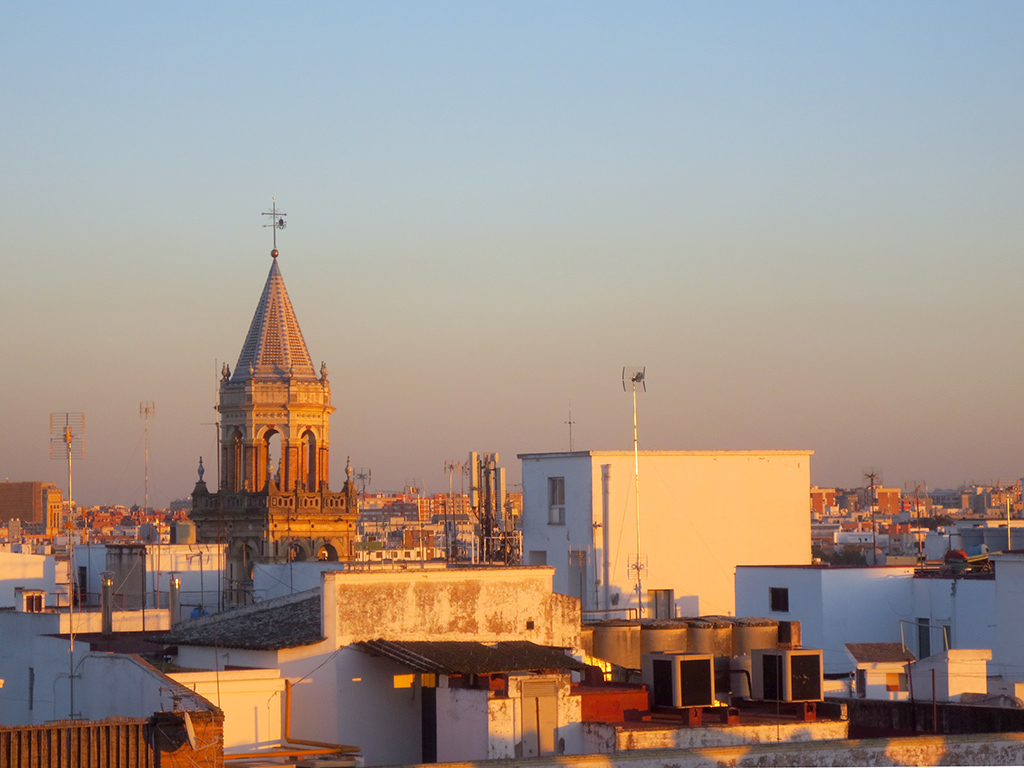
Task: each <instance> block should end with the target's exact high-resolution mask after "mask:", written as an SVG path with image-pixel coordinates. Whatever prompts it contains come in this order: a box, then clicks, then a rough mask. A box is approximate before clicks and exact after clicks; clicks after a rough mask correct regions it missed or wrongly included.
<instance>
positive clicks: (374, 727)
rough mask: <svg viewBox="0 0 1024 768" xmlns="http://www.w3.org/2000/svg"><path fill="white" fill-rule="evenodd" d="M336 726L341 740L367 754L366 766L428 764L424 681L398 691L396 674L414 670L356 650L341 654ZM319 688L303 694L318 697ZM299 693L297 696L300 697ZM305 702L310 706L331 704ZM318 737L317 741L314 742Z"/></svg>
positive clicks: (414, 680) (339, 656)
mask: <svg viewBox="0 0 1024 768" xmlns="http://www.w3.org/2000/svg"><path fill="white" fill-rule="evenodd" d="M336 658H337V662H336V675H337V678H336V680H337V687H336V692H335V693H334V696H335V697H336V700H337V711H336V715H335V717H336V722H335V724H334V726H335V729H336V732H337V734H338V739H339V741H341V742H342V743H344V744H352V745H355V746H357V747H360V748H361V749H362V752H361V754H362V756H363V759H364V760H365V764H366V765H409V764H412V763H421V762H422V761H423V736H422V721H421V718H422V714H421V713H422V708H421V701H422V697H421V689H420V679H419V678H420V676H419V675H415V676H414V679H413V681H412V685H411V686H410V687H408V688H396V687H395V676H396V675H402V676H404V675H409V674H410V673H409V670H408V669H407V668H405V667H403V666H400V665H398V664H396V663H395V662H393V661H390V660H388V659H382V658H378V657H375V656H371V655H369V654H367V653H364V652H362V651H359V650H356V649H355V648H344V649H342V650H341V651H339V652H338V655H337V657H336ZM314 690H315V689H314V688H310V690H309V691H308V692H307V691H302V693H303V694H307V693H308V694H309V695H311V694H313V693H314ZM295 693H296V692H295V691H294V690H293V692H292V695H293V696H295ZM306 698H307V701H306V702H305V704H306V708H305V709H304V710H303V711H304V712H306V713H308V712H309V706H308V705H309V704H311V703H314V704H315V703H318V704H319V706H321V707H323V706H324V705H325V704H326V702H325V701H324V700H323V699H322V698H321V699H318V702H312V701H310V700H308V696H307V697H306ZM313 738H316V737H313Z"/></svg>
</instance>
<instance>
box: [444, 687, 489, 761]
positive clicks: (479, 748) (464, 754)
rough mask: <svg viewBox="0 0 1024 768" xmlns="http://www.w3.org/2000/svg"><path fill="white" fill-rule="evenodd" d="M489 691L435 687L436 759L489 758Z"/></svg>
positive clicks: (474, 759) (471, 759) (463, 759)
mask: <svg viewBox="0 0 1024 768" xmlns="http://www.w3.org/2000/svg"><path fill="white" fill-rule="evenodd" d="M488 698H489V692H488V691H480V690H475V689H472V688H447V687H439V688H438V689H437V762H439V763H448V762H475V761H477V760H487V759H489V757H490V756H489V754H488V751H487V746H488Z"/></svg>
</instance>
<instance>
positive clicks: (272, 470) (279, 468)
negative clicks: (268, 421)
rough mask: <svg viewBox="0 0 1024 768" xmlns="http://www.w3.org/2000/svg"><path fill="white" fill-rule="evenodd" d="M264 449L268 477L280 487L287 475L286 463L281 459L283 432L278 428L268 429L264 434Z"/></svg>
mask: <svg viewBox="0 0 1024 768" xmlns="http://www.w3.org/2000/svg"><path fill="white" fill-rule="evenodd" d="M263 449H264V455H265V456H266V457H267V466H266V477H267V478H269V479H270V480H273V481H274V485H275V486H277V487H278V488H280V487H281V480H282V479H283V478H284V477H285V469H284V464H283V463H282V460H281V457H282V453H281V433H280V432H278V431H277V430H276V429H268V430H267V431H266V432H265V433H264V435H263Z"/></svg>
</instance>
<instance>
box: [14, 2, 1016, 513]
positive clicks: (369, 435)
mask: <svg viewBox="0 0 1024 768" xmlns="http://www.w3.org/2000/svg"><path fill="white" fill-rule="evenodd" d="M1022 37H1024V4H1022V3H1019V2H974V3H965V2H941V1H936V0H928V1H927V2H890V1H888V0H887V1H885V2H881V1H879V2H871V1H858V2H835V3H817V2H806V3H803V2H731V3H712V2H681V1H675V2H664V3H662V2H636V3H621V2H615V3H613V2H586V3H582V2H564V3H548V2H529V1H517V2H489V3H477V2H431V3H422V2H386V3H380V2H306V3H279V2H277V3H266V2H246V3H241V2H223V3H195V2H180V3H174V4H170V5H168V4H164V5H159V4H157V5H152V4H150V5H147V4H137V3H104V2H95V3H89V4H86V5H77V6H76V5H73V4H67V3H52V2H50V3H48V2H19V1H15V2H9V3H5V4H4V8H3V11H2V23H0V62H2V69H0V72H2V75H3V86H2V88H0V115H2V117H0V164H2V166H0V167H2V174H0V215H2V232H3V255H2V256H0V265H2V272H3V281H2V295H3V301H2V302H0V319H2V321H3V332H2V334H0V360H2V365H0V393H2V395H3V413H4V422H5V427H6V429H5V432H6V439H4V440H2V441H0V478H9V479H10V480H12V481H16V480H49V481H52V482H56V483H58V484H59V485H61V486H62V487H66V482H67V477H66V474H67V471H66V465H65V463H63V462H61V461H57V460H52V459H51V458H50V452H49V442H50V434H49V417H50V414H51V413H53V412H81V413H84V414H85V419H86V422H85V423H86V434H85V458H84V459H83V460H81V461H78V462H76V463H75V465H74V496H75V500H76V501H77V502H79V503H80V504H85V505H95V504H141V503H142V502H143V500H144V498H145V496H144V494H145V487H146V481H145V477H146V474H145V461H144V455H145V441H144V439H143V434H144V422H143V420H142V419H141V418H140V413H139V404H140V402H142V401H152V402H153V403H154V404H155V415H154V417H153V418H152V419H151V420H150V421H149V485H148V487H149V497H150V504H151V505H155V506H163V505H165V504H167V503H168V502H169V501H170V500H172V499H175V498H181V497H185V496H187V495H188V494H189V493H190V491H191V489H192V485H193V484H194V482H195V479H196V472H195V468H196V465H197V464H198V460H199V457H200V456H204V457H205V458H204V460H205V461H206V462H207V464H208V466H212V461H213V455H214V438H215V433H214V426H213V425H212V422H213V421H214V419H215V417H216V412H215V411H214V404H215V397H216V385H217V379H218V377H219V370H220V365H221V364H222V363H223V362H228V364H229V365H230V366H231V367H232V369H233V368H234V364H235V361H236V360H237V358H238V355H239V352H240V350H241V346H242V342H243V341H244V339H245V334H246V331H247V330H248V327H249V323H250V321H251V319H252V314H253V311H254V310H255V308H256V304H257V301H258V299H259V296H260V292H261V290H262V287H263V284H264V282H265V280H266V276H267V272H268V270H269V269H270V263H271V259H270V256H269V251H270V249H271V247H272V245H271V232H272V230H270V229H265V228H263V227H262V224H263V223H265V218H264V217H262V216H261V215H260V214H261V213H262V212H264V211H267V210H269V209H270V206H271V204H272V200H273V199H274V198H276V200H277V205H278V207H279V209H280V210H282V211H284V212H285V213H287V214H288V216H287V221H288V226H287V229H286V230H284V231H282V232H280V233H279V237H278V248H279V249H280V252H281V257H280V268H281V271H282V273H283V275H284V279H285V283H286V285H287V287H288V291H289V294H290V297H291V300H292V303H293V305H294V307H295V311H296V314H297V316H298V319H299V323H300V325H301V326H302V330H303V333H304V335H305V339H306V343H307V346H308V347H309V351H310V354H311V356H312V357H313V359H314V363H315V365H317V366H319V362H320V361H321V360H323V361H325V362H326V364H327V366H328V368H329V370H330V373H331V387H332V395H333V404H334V406H335V407H336V408H337V412H336V413H335V414H334V417H333V419H332V422H331V473H332V487H333V488H334V489H335V490H336V489H338V488H340V485H341V482H342V480H343V478H344V466H345V461H346V458H347V457H351V461H352V464H353V466H355V467H358V468H369V469H370V470H371V472H372V479H371V482H370V485H369V487H368V488H367V490H368V491H370V492H372V491H392V490H401V489H402V487H403V486H405V485H406V484H419V485H421V486H422V487H424V488H425V489H426V490H427V491H428V492H437V491H446V490H447V488H448V476H447V475H446V474H445V473H444V464H445V462H455V461H460V460H465V457H466V456H467V454H468V452H469V451H473V450H475V451H481V452H484V451H488V452H495V451H496V452H499V454H500V463H501V464H502V465H503V466H505V467H506V468H507V471H508V473H509V482H510V485H511V486H512V489H513V490H515V489H516V488H515V486H516V483H518V482H519V474H520V471H519V462H518V460H517V459H516V454H518V453H533V452H543V451H560V450H567V449H568V448H569V447H570V439H569V425H568V424H567V422H568V421H570V416H569V414H570V408H571V414H572V416H571V421H572V422H573V424H572V443H573V447H574V448H575V449H577V450H584V449H594V450H614V449H624V450H626V449H631V448H632V438H633V428H632V401H631V397H630V395H629V394H628V393H625V392H623V388H622V384H621V378H622V368H623V366H645V367H646V370H647V383H648V388H647V391H646V392H644V393H641V394H640V396H639V403H638V422H639V442H640V447H641V449H652V450H654V449H659V450H675V449H679V450H689V449H698V450H706V449H808V450H813V451H814V457H813V459H812V461H811V481H812V483H814V484H817V485H822V486H841V487H853V486H858V485H862V484H863V483H864V481H863V473H864V472H865V471H866V470H868V469H874V470H877V471H879V472H880V473H881V476H882V481H883V482H884V483H885V484H886V485H889V486H903V485H904V484H909V485H910V487H911V488H913V487H914V484H920V483H926V484H927V486H928V487H930V488H936V487H955V486H956V485H958V484H960V483H964V482H979V483H994V482H997V481H1000V480H1001V481H1002V482H1004V483H1005V482H1009V481H1011V480H1013V479H1016V478H1018V477H1020V476H1022V475H1024V438H1022V434H1021V425H1022V423H1024V407H1022V403H1021V397H1020V392H1021V383H1022V379H1024V356H1022V351H1021V348H1020V344H1019V340H1020V331H1019V329H1020V328H1021V327H1022V326H1024V309H1022V306H1021V301H1020V296H1021V292H1022V287H1024V259H1022V258H1021V256H1022V243H1024V216H1022V215H1021V207H1022V202H1024V143H1022V142H1021V126H1022V125H1024V87H1022V86H1024V46H1021V44H1020V40H1021V39H1022ZM212 474H213V473H212V472H211V473H208V475H207V478H208V479H210V477H211V475H212ZM456 487H458V481H457V480H456Z"/></svg>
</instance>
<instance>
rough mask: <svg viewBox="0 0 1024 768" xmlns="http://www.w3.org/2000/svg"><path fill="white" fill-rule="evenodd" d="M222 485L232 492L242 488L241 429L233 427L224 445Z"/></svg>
mask: <svg viewBox="0 0 1024 768" xmlns="http://www.w3.org/2000/svg"><path fill="white" fill-rule="evenodd" d="M225 453H226V454H227V455H226V456H225V457H224V472H225V474H226V475H227V476H226V477H225V478H224V487H225V488H228V489H229V490H231V492H232V493H238V492H239V491H241V490H242V431H241V430H240V429H238V428H237V427H235V429H234V430H233V431H232V432H231V436H230V437H229V438H228V440H227V445H226V446H225Z"/></svg>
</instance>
